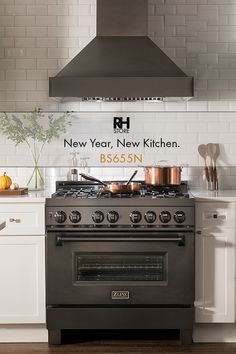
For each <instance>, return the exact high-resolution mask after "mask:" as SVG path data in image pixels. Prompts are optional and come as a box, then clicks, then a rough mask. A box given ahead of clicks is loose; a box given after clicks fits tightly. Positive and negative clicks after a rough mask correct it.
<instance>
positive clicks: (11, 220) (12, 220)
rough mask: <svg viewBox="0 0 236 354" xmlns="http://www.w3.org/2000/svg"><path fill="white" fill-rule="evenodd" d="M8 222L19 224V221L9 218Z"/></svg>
mask: <svg viewBox="0 0 236 354" xmlns="http://www.w3.org/2000/svg"><path fill="white" fill-rule="evenodd" d="M9 221H10V222H15V223H17V224H19V223H20V219H14V218H10V219H9Z"/></svg>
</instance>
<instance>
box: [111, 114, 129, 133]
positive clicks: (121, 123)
mask: <svg viewBox="0 0 236 354" xmlns="http://www.w3.org/2000/svg"><path fill="white" fill-rule="evenodd" d="M113 129H114V133H129V129H130V117H126V118H124V117H113Z"/></svg>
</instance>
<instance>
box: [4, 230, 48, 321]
mask: <svg viewBox="0 0 236 354" xmlns="http://www.w3.org/2000/svg"><path fill="white" fill-rule="evenodd" d="M0 284H1V291H0V323H2V324H3V323H4V324H7V323H45V238H44V237H43V236H1V237H0Z"/></svg>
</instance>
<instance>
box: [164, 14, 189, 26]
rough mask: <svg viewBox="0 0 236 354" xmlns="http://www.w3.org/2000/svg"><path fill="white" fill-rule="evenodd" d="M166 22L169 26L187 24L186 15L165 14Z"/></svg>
mask: <svg viewBox="0 0 236 354" xmlns="http://www.w3.org/2000/svg"><path fill="white" fill-rule="evenodd" d="M165 23H166V24H167V26H180V25H182V26H184V25H185V16H182V15H181V16H180V15H175V16H169V15H167V16H165Z"/></svg>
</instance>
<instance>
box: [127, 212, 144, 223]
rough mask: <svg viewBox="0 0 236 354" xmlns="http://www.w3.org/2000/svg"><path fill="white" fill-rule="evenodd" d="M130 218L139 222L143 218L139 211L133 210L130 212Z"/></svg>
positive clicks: (133, 221)
mask: <svg viewBox="0 0 236 354" xmlns="http://www.w3.org/2000/svg"><path fill="white" fill-rule="evenodd" d="M129 217H130V220H131V221H132V223H134V224H137V223H139V222H140V221H141V220H142V214H141V213H140V212H139V211H136V210H135V211H132V213H131V214H130V216H129Z"/></svg>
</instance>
